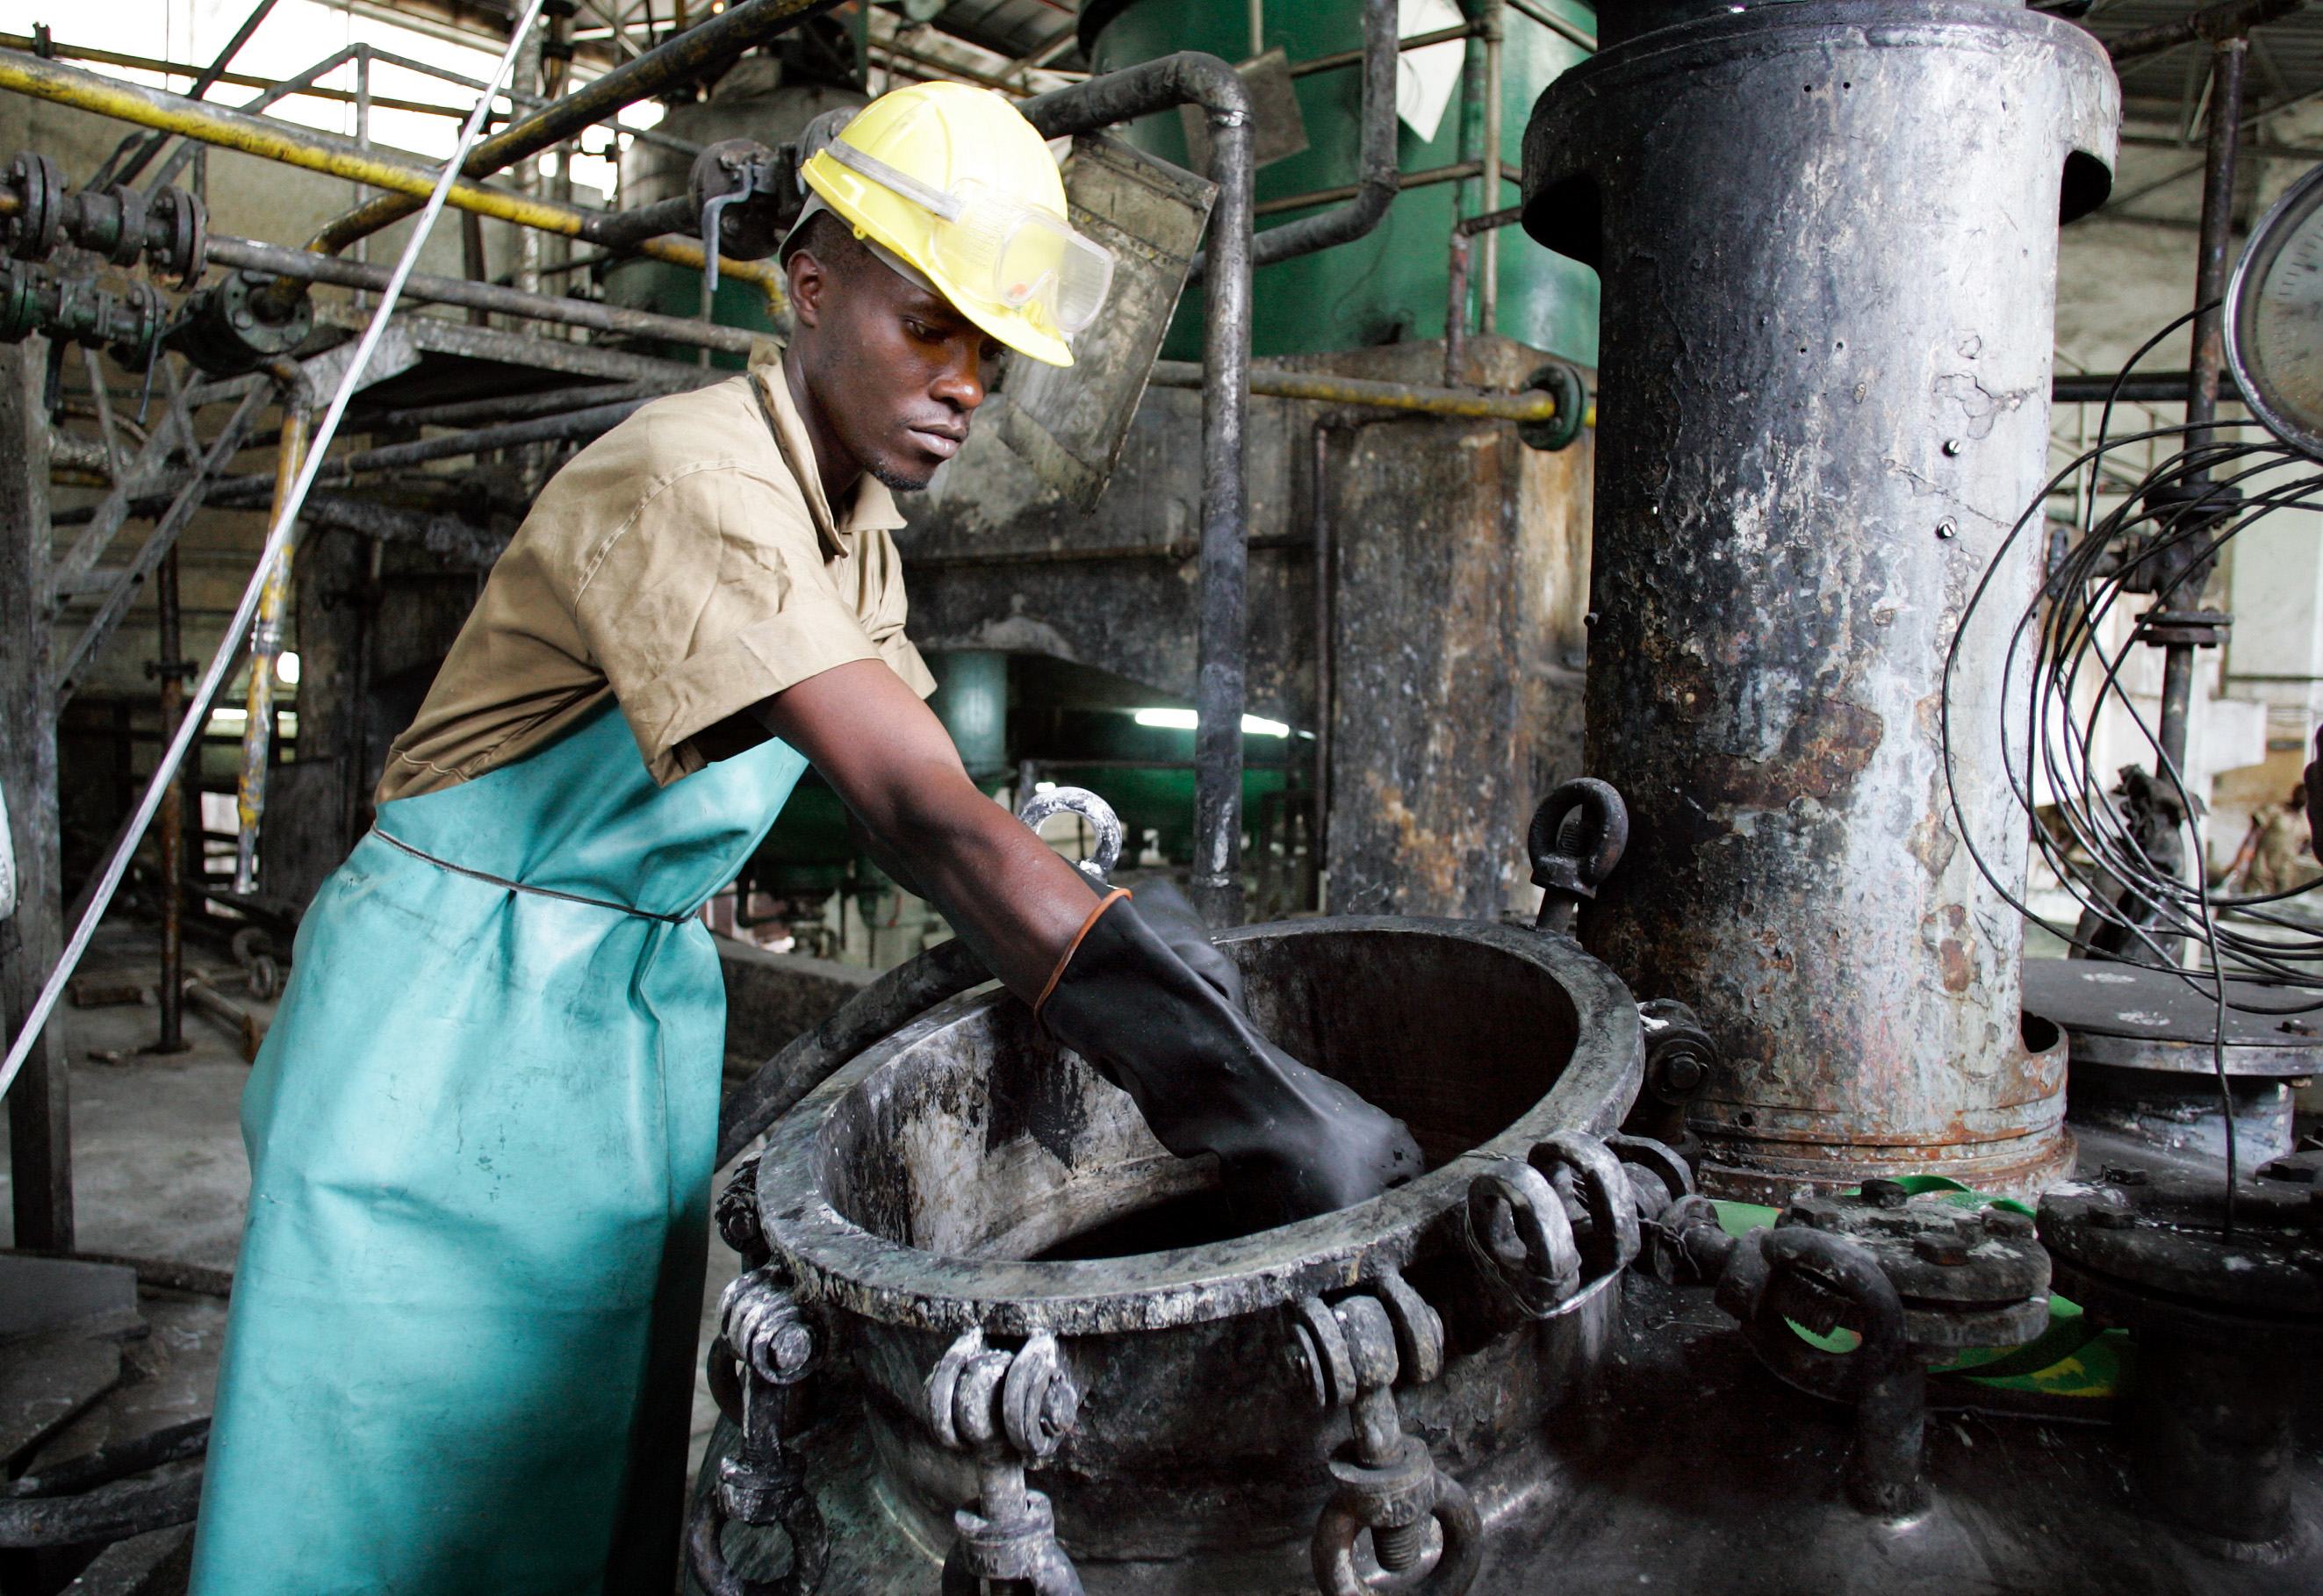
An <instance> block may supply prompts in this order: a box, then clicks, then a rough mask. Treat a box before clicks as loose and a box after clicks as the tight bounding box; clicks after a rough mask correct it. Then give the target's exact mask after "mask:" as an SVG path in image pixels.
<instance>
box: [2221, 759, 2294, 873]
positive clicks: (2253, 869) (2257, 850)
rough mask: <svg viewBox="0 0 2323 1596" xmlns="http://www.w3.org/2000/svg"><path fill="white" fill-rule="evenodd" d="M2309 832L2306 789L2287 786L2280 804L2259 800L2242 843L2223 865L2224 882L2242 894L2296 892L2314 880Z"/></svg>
mask: <svg viewBox="0 0 2323 1596" xmlns="http://www.w3.org/2000/svg"><path fill="white" fill-rule="evenodd" d="M2311 835H2312V833H2311V831H2310V830H2309V826H2308V823H2307V788H2306V785H2305V784H2304V783H2302V784H2300V785H2298V786H2295V787H2293V788H2291V793H2290V796H2288V797H2287V798H2285V799H2284V800H2283V801H2282V803H2262V804H2260V805H2259V806H2258V808H2256V809H2255V810H2254V811H2252V812H2251V819H2250V827H2249V829H2248V830H2245V832H2244V833H2243V840H2242V846H2241V847H2240V848H2236V850H2235V858H2234V862H2233V863H2232V864H2230V865H2228V866H2227V874H2226V879H2225V885H2227V888H2228V890H2230V891H2235V892H2238V893H2240V894H2242V895H2244V896H2246V897H2272V896H2275V895H2276V894H2282V893H2289V892H2296V891H2298V890H2299V889H2300V887H2302V886H2305V885H2307V884H2308V883H2309V882H2310V881H2312V880H2314V879H2315V870H2314V868H2313V866H2312V863H2311V856H2310V838H2311Z"/></svg>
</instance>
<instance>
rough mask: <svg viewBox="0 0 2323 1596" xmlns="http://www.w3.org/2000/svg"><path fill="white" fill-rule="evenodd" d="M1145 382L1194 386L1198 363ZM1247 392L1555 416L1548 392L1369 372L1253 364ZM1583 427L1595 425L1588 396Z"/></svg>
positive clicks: (1496, 415)
mask: <svg viewBox="0 0 2323 1596" xmlns="http://www.w3.org/2000/svg"><path fill="white" fill-rule="evenodd" d="M1149 381H1150V383H1151V385H1152V386H1153V387H1155V388H1199V387H1201V386H1202V368H1201V367H1200V366H1198V365H1196V364H1195V363H1194V362H1191V361H1182V360H1159V361H1155V362H1153V375H1152V378H1151V379H1149ZM1249 388H1250V391H1251V392H1253V393H1254V394H1262V395H1263V396H1265V397H1266V398H1268V399H1314V400H1318V401H1319V402H1321V403H1323V404H1328V405H1369V406H1371V407H1373V408H1377V409H1382V410H1411V411H1415V412H1417V413H1419V414H1421V415H1428V416H1469V417H1475V418H1476V419H1478V420H1481V421H1554V420H1556V418H1557V408H1556V395H1555V394H1551V393H1542V392H1525V393H1483V392H1479V391H1478V390H1475V389H1473V388H1426V387H1422V386H1421V385H1419V383H1416V382H1384V381H1379V380H1377V379H1375V378H1370V377H1335V376H1333V375H1331V374H1330V373H1329V372H1327V371H1285V370H1284V369H1283V368H1281V366H1253V367H1252V368H1251V369H1250V374H1249ZM1582 423H1583V425H1584V426H1587V427H1594V426H1596V425H1597V402H1596V400H1595V399H1591V400H1590V402H1589V408H1588V409H1587V410H1586V411H1585V412H1584V414H1583V416H1582Z"/></svg>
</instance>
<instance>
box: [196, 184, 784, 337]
mask: <svg viewBox="0 0 2323 1596" xmlns="http://www.w3.org/2000/svg"><path fill="white" fill-rule="evenodd" d="M622 214H624V215H626V214H629V213H622ZM645 236H651V235H645ZM592 242H598V241H595V240H592ZM207 253H208V256H209V259H210V260H211V261H212V262H214V263H215V264H216V265H220V266H229V267H238V268H241V269H242V270H243V271H271V272H273V273H275V274H276V275H278V276H280V277H289V278H296V279H298V280H300V281H302V282H327V283H333V284H335V285H336V286H338V287H340V288H348V289H371V290H372V291H374V292H376V291H377V290H379V289H383V288H385V287H386V286H387V280H388V277H389V275H390V274H389V271H388V269H387V268H386V267H384V266H372V265H367V264H365V263H364V262H363V261H349V260H344V259H341V258H339V257H336V256H332V255H318V254H316V253H315V252H313V251H311V250H293V249H285V248H283V247H282V246H281V245H280V244H273V243H257V242H256V241H254V240H252V239H247V238H231V237H221V236H218V235H217V234H212V235H211V237H210V241H209V244H208V250H207ZM403 297H404V298H407V299H422V300H425V301H427V303H429V304H431V305H464V306H466V307H469V308H470V309H472V310H491V311H497V312H499V313H500V315H502V316H524V317H527V318H528V319H530V320H533V321H553V322H562V323H563V324H564V325H565V326H574V327H587V328H589V329H591V330H592V331H593V332H600V333H626V334H629V335H635V336H638V337H642V338H661V339H665V340H666V341H667V342H669V343H672V344H692V345H693V346H695V347H696V348H701V349H716V350H722V351H724V352H725V353H729V354H748V353H750V348H751V345H752V344H755V343H757V342H758V339H759V337H760V336H761V335H759V334H757V333H752V332H748V331H745V330H744V329H742V328H740V327H721V326H717V325H716V324H714V323H712V322H705V321H694V320H691V319H689V318H687V317H684V316H657V315H656V314H654V313H653V312H651V311H648V310H624V309H622V308H621V307H620V306H618V305H600V304H598V303H596V302H595V301H594V300H592V299H568V298H564V297H563V296H561V295H556V294H528V293H526V292H525V291H524V290H522V289H511V288H503V287H501V286H500V284H498V283H491V282H475V281H473V280H469V279H467V278H461V277H433V276H430V275H428V274H427V273H426V272H420V271H415V272H413V273H412V274H411V280H409V282H407V283H405V284H404V285H403Z"/></svg>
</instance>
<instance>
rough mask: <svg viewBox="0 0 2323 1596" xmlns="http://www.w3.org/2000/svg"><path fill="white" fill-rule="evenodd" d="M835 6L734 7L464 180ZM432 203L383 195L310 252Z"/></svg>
mask: <svg viewBox="0 0 2323 1596" xmlns="http://www.w3.org/2000/svg"><path fill="white" fill-rule="evenodd" d="M838 3H839V0H743V3H742V4H741V5H733V6H729V7H728V8H727V9H726V10H724V11H722V12H720V13H717V14H714V15H712V16H711V17H710V18H708V19H707V20H705V21H704V22H702V23H699V24H698V25H696V26H694V27H692V28H688V29H687V30H686V31H685V32H682V33H680V34H678V35H677V37H676V38H675V39H672V40H671V41H669V42H668V43H666V44H665V45H663V46H662V47H661V48H660V49H658V50H652V51H650V52H648V53H647V54H645V55H641V56H639V57H638V59H637V60H633V61H630V62H629V63H628V64H627V65H626V66H620V67H616V68H614V69H613V70H611V71H610V72H608V73H606V74H605V75H604V76H603V77H601V78H595V79H593V80H592V81H591V82H590V83H589V84H587V85H586V86H585V87H581V88H577V89H575V90H574V91H573V92H572V93H571V94H569V95H566V96H565V97H564V98H562V99H559V100H556V101H553V102H551V103H550V104H548V105H544V106H542V107H541V108H540V109H539V110H537V111H536V112H534V113H533V114H532V115H529V116H521V117H519V118H518V119H517V120H516V121H514V122H511V123H510V124H508V126H506V127H505V128H502V129H501V130H500V132H499V133H494V134H493V135H492V136H491V138H489V139H485V140H483V141H482V142H480V143H478V144H477V145H476V147H475V149H474V150H473V151H471V152H470V153H469V156H468V159H467V161H465V162H464V163H463V164H462V166H461V168H460V171H461V175H462V176H464V177H466V178H470V179H474V178H484V177H490V176H491V174H492V173H494V172H497V171H502V170H506V169H507V168H509V167H511V166H513V165H515V164H516V163H517V162H518V161H522V160H525V159H526V158H527V157H528V156H533V155H537V154H539V153H540V152H541V151H544V150H546V149H548V148H549V147H550V146H552V145H555V144H560V143H563V142H565V140H567V139H571V138H576V137H578V136H579V135H580V134H581V133H582V132H583V130H584V129H587V128H590V127H593V126H595V125H596V124H598V123H600V122H601V121H603V120H604V119H605V118H606V117H608V116H610V115H612V114H613V113H614V112H616V111H619V110H620V109H621V108H622V107H623V106H625V105H635V104H637V102H638V101H639V100H644V99H650V98H652V97H653V96H656V95H657V94H662V93H665V92H666V91H667V90H669V89H672V88H675V87H678V86H679V85H681V84H684V83H690V82H692V81H693V79H694V78H698V77H700V76H701V75H702V70H703V69H705V68H707V67H709V66H710V65H712V63H713V62H715V61H717V60H720V59H721V58H722V57H726V56H735V55H739V54H740V53H741V52H742V51H744V50H748V49H750V48H752V47H753V46H755V45H759V44H763V43H765V42H766V41H767V40H769V39H772V38H774V37H775V36H776V34H778V33H782V32H787V31H788V30H790V29H792V28H794V27H796V26H798V25H799V24H800V23H803V22H806V21H809V20H810V19H812V18H813V17H816V16H819V15H821V14H822V13H823V12H826V11H829V10H830V9H831V7H832V6H834V5H837V4H838ZM426 198H427V190H426V189H425V188H422V189H420V190H419V191H418V193H417V194H414V193H412V192H411V191H410V190H408V189H407V190H404V191H402V192H399V193H395V194H387V195H381V197H378V198H376V199H372V200H370V201H367V202H366V203H364V204H363V205H361V206H356V207H355V208H354V209H353V210H351V211H349V212H348V213H347V214H346V215H344V216H338V217H335V218H334V219H333V220H331V221H329V222H326V223H325V224H324V225H323V227H322V230H321V231H319V232H318V233H317V234H315V236H314V237H313V238H312V239H311V240H309V241H308V245H307V247H308V249H310V250H315V251H317V252H321V253H323V254H328V255H335V254H337V253H339V252H341V251H342V250H344V249H345V248H346V247H347V246H348V245H349V244H351V243H354V242H355V240H357V239H359V238H367V237H369V236H370V235H371V234H374V233H377V232H378V231H379V230H380V229H381V228H382V227H387V226H390V225H393V224H395V223H397V222H399V221H401V220H402V219H403V218H404V217H406V216H409V215H411V214H412V213H413V212H414V211H416V210H418V208H419V202H420V201H422V200H425V199H426ZM456 203H458V202H457V200H454V204H456ZM545 231H549V232H554V231H556V229H554V228H550V229H545ZM695 264H696V265H699V264H700V262H699V261H696V262H695Z"/></svg>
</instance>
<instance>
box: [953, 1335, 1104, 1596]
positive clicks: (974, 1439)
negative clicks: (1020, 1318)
mask: <svg viewBox="0 0 2323 1596" xmlns="http://www.w3.org/2000/svg"><path fill="white" fill-rule="evenodd" d="M923 1389H924V1394H925V1408H926V1417H927V1421H928V1427H929V1429H930V1430H931V1431H932V1433H933V1434H934V1435H935V1438H936V1440H937V1442H938V1443H939V1444H940V1445H942V1446H944V1447H945V1448H946V1449H947V1450H950V1451H954V1452H966V1453H969V1454H971V1455H973V1456H974V1457H975V1459H976V1469H977V1487H978V1489H977V1500H976V1504H975V1506H974V1507H973V1508H961V1509H959V1510H958V1511H956V1512H954V1513H953V1514H952V1522H953V1524H954V1525H956V1526H957V1527H958V1528H959V1531H960V1536H959V1538H958V1539H957V1540H955V1541H954V1542H953V1543H952V1546H951V1550H950V1553H949V1554H948V1555H946V1556H945V1558H944V1567H943V1590H944V1596H976V1593H977V1592H978V1591H979V1590H980V1589H981V1586H980V1584H979V1582H982V1581H998V1580H1011V1581H1015V1582H1020V1583H1022V1584H1024V1585H1026V1586H1028V1587H1030V1589H1031V1590H1032V1591H1033V1596H1081V1576H1080V1574H1079V1572H1078V1571H1076V1570H1075V1569H1074V1567H1073V1564H1072V1560H1071V1559H1070V1558H1069V1557H1067V1556H1066V1555H1065V1551H1064V1548H1063V1547H1062V1546H1060V1545H1058V1544H1057V1529H1056V1515H1055V1513H1054V1511H1053V1510H1052V1509H1051V1507H1050V1505H1049V1499H1048V1497H1047V1496H1046V1495H1045V1494H1044V1493H1042V1492H1041V1491H1034V1490H1033V1489H1031V1488H1030V1487H1029V1486H1027V1485H1026V1484H1025V1483H1024V1470H1025V1467H1026V1465H1027V1464H1028V1463H1045V1462H1047V1461H1048V1460H1049V1459H1050V1458H1051V1457H1053V1456H1055V1455H1056V1453H1057V1449H1058V1448H1059V1447H1060V1446H1061V1445H1064V1440H1065V1437H1066V1436H1067V1435H1070V1434H1071V1433H1072V1429H1073V1426H1074V1424H1075V1422H1076V1421H1077V1420H1078V1419H1079V1416H1080V1400H1081V1399H1080V1390H1079V1387H1078V1386H1076V1385H1075V1384H1074V1383H1073V1377H1072V1371H1070V1369H1068V1368H1067V1367H1066V1365H1065V1359H1064V1353H1063V1350H1062V1349H1061V1347H1059V1346H1058V1344H1057V1338H1056V1337H1055V1336H1054V1335H1051V1334H1050V1333H1049V1332H1048V1331H1046V1330H1036V1331H1034V1332H1033V1334H1032V1335H1030V1336H1028V1337H1026V1338H1025V1341H1024V1345H1023V1346H1021V1347H1019V1348H1018V1349H1017V1350H1016V1351H1015V1352H1013V1353H1012V1352H1006V1351H1004V1350H1002V1349H1000V1348H997V1347H992V1346H987V1344H985V1340H984V1332H983V1330H982V1329H981V1328H978V1327H974V1326H971V1327H970V1328H969V1329H967V1330H965V1331H962V1332H961V1333H960V1337H959V1338H958V1339H957V1340H955V1341H954V1342H953V1343H952V1344H951V1345H950V1347H949V1348H947V1349H946V1350H945V1352H944V1355H943V1356H942V1357H941V1358H940V1359H938V1360H937V1362H936V1366H935V1368H934V1369H932V1371H929V1374H928V1379H927V1384H926V1386H925V1387H924V1388H923Z"/></svg>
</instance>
